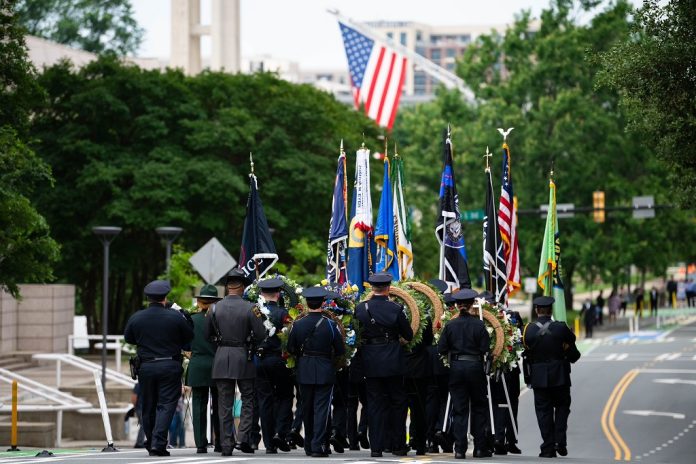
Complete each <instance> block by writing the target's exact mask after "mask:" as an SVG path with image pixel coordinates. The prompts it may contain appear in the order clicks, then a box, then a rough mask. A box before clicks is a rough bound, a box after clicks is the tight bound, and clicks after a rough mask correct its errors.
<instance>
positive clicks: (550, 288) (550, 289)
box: [544, 160, 556, 296]
mask: <svg viewBox="0 0 696 464" xmlns="http://www.w3.org/2000/svg"><path fill="white" fill-rule="evenodd" d="M549 179H550V181H551V182H553V160H552V161H551V173H550V174H549ZM553 207H554V211H551V210H549V212H548V213H547V215H551V223H552V225H553V223H555V218H554V216H555V214H556V212H555V208H556V198H555V195H554V202H553ZM553 242H554V247H553V250H551V252H552V253H554V255H555V253H556V237H554V238H553ZM554 258H555V257H554ZM546 259H547V261H548V257H547V258H546ZM548 270H549V277H548V279H549V283H548V284H547V285H548V289H547V291H546V292H544V293H546V296H553V263H551V262H549V263H548Z"/></svg>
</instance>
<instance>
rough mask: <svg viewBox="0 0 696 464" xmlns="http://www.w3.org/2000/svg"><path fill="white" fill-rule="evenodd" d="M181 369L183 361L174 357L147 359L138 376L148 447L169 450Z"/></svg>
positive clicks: (179, 391) (179, 394)
mask: <svg viewBox="0 0 696 464" xmlns="http://www.w3.org/2000/svg"><path fill="white" fill-rule="evenodd" d="M182 372H183V370H182V368H181V363H180V362H178V361H174V360H171V361H152V362H146V363H143V364H142V366H141V367H140V372H139V373H138V379H139V381H140V395H141V396H142V405H143V429H144V430H145V447H146V448H147V449H152V450H159V451H163V450H166V449H167V443H168V441H167V433H168V432H169V424H171V423H172V418H173V417H174V413H175V412H176V405H177V403H178V402H179V398H180V397H181V373H182Z"/></svg>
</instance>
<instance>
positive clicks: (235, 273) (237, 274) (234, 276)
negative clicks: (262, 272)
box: [225, 267, 251, 285]
mask: <svg viewBox="0 0 696 464" xmlns="http://www.w3.org/2000/svg"><path fill="white" fill-rule="evenodd" d="M231 280H236V281H238V282H241V283H242V284H244V285H249V284H250V283H251V280H250V279H249V278H248V277H247V275H246V274H245V273H244V271H242V270H241V269H240V268H238V267H235V268H234V269H232V270H231V271H230V272H229V273H228V274H227V278H226V279H225V284H228V283H229V282H230V281H231Z"/></svg>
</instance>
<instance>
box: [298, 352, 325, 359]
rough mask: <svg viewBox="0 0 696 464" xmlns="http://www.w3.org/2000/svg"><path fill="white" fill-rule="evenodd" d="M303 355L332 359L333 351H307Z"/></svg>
mask: <svg viewBox="0 0 696 464" xmlns="http://www.w3.org/2000/svg"><path fill="white" fill-rule="evenodd" d="M302 356H307V357H310V358H329V359H331V353H324V352H323V351H305V352H303V353H302Z"/></svg>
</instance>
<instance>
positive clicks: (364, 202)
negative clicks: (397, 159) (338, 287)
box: [348, 147, 374, 292]
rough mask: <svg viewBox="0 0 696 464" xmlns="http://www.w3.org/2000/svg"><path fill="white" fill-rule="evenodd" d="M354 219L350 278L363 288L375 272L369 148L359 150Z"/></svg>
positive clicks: (350, 233) (351, 225)
mask: <svg viewBox="0 0 696 464" xmlns="http://www.w3.org/2000/svg"><path fill="white" fill-rule="evenodd" d="M356 155H357V156H356V159H355V184H354V187H353V203H352V206H351V220H350V225H349V226H348V234H349V235H348V281H349V282H350V283H351V284H354V285H357V286H358V288H359V289H360V292H362V291H363V290H364V288H365V287H364V285H365V283H367V278H368V277H369V276H370V274H371V273H372V270H373V267H372V237H373V233H374V230H373V229H372V196H371V194H370V150H367V149H365V148H364V147H363V148H361V149H360V150H358V152H357V154H356Z"/></svg>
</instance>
